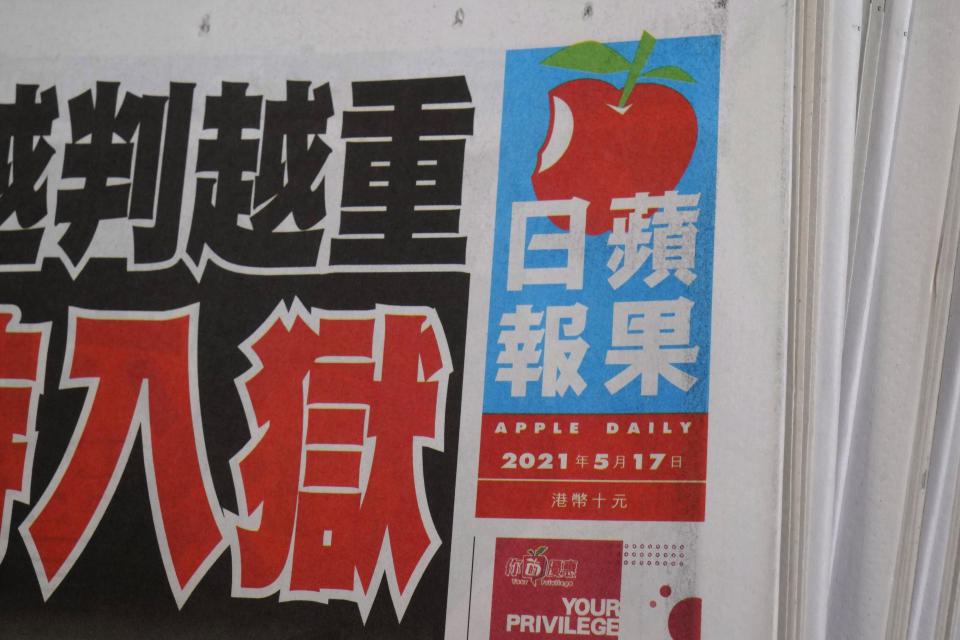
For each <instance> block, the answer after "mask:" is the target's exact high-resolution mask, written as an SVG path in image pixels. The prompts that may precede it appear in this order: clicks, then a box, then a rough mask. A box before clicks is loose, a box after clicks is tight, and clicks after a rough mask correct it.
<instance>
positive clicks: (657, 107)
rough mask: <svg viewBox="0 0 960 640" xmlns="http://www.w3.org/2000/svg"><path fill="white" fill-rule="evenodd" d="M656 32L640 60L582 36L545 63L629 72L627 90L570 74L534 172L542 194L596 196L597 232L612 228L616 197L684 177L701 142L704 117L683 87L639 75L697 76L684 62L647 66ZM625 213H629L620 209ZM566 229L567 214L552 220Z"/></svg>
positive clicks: (592, 207)
mask: <svg viewBox="0 0 960 640" xmlns="http://www.w3.org/2000/svg"><path fill="white" fill-rule="evenodd" d="M654 44H656V38H654V37H653V36H651V35H650V34H649V33H647V32H646V31H644V32H643V37H642V38H641V40H640V43H639V44H638V45H637V52H636V55H635V56H634V60H633V62H630V61H628V60H627V59H626V58H624V57H623V56H622V55H620V53H619V52H617V51H616V50H614V49H612V48H611V47H609V46H607V45H605V44H601V43H599V42H592V41H591V42H581V43H579V44H575V45H573V46H570V47H566V48H565V49H561V50H560V51H558V52H557V53H555V54H553V55H551V56H550V57H548V58H547V59H545V60H544V61H543V64H546V65H550V66H556V67H562V68H565V69H576V70H581V71H589V72H593V73H615V72H620V71H627V72H628V74H627V80H626V83H625V85H624V87H623V89H622V90H621V89H617V88H616V87H614V86H613V85H611V84H609V83H607V82H603V81H601V80H595V79H587V78H581V79H577V80H571V81H570V82H566V83H564V84H561V85H559V86H557V87H554V88H553V89H552V90H551V91H550V93H549V98H550V128H549V130H548V132H547V137H546V140H545V141H544V144H543V146H542V147H541V149H540V153H539V157H538V161H537V168H536V170H535V171H534V173H533V176H532V177H531V182H532V183H533V190H534V193H536V196H537V199H539V200H567V199H569V198H575V197H576V198H582V199H584V200H587V201H589V203H590V204H589V206H588V208H587V228H586V231H587V233H588V234H590V235H597V234H601V233H604V232H606V231H609V230H610V229H611V228H612V227H613V216H614V213H613V212H611V210H610V201H611V200H612V199H613V198H627V197H630V196H633V195H634V194H636V193H640V192H646V193H650V194H662V193H663V192H664V191H668V190H671V189H673V188H675V187H676V186H677V183H678V182H680V178H681V177H683V173H684V171H686V168H687V165H688V164H689V163H690V158H691V157H692V156H693V150H694V147H695V146H696V143H697V117H696V113H695V112H694V110H693V107H692V106H691V105H690V103H689V102H688V101H687V99H686V98H685V97H683V95H682V94H681V93H679V92H678V91H676V90H674V89H672V88H670V87H667V86H665V85H662V84H652V83H649V82H642V83H640V84H638V80H640V79H646V78H661V79H667V80H679V81H683V82H693V78H691V77H690V76H689V75H688V74H687V73H686V72H684V71H683V70H682V69H679V68H677V67H673V66H668V67H659V68H657V69H653V70H651V71H648V72H645V73H644V72H643V69H644V66H645V65H646V62H647V59H648V58H649V56H650V53H651V52H652V50H653V46H654ZM616 215H618V216H623V215H625V212H623V211H619V212H616ZM553 220H554V222H555V224H557V225H558V226H560V227H562V228H567V226H568V223H569V220H568V219H567V218H565V217H558V218H555V219H553Z"/></svg>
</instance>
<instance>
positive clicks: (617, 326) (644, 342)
mask: <svg viewBox="0 0 960 640" xmlns="http://www.w3.org/2000/svg"><path fill="white" fill-rule="evenodd" d="M692 307H693V301H692V300H688V299H687V298H684V297H680V298H677V299H676V300H650V301H636V302H616V303H614V305H613V335H612V336H611V346H612V347H620V348H612V349H608V350H607V357H606V361H605V362H606V364H608V365H624V368H623V369H622V370H621V371H620V372H619V373H618V374H617V375H615V376H614V377H612V378H610V379H609V380H607V382H606V383H605V386H606V387H607V391H609V392H610V393H611V394H614V393H617V392H618V391H620V390H621V389H623V388H624V387H625V386H626V385H628V384H630V383H631V382H633V381H634V380H635V379H636V378H637V377H639V378H640V394H641V395H644V396H654V395H657V393H658V392H659V382H660V377H661V376H662V377H663V378H664V379H666V380H667V381H668V382H670V383H671V384H672V385H674V386H675V387H677V388H679V389H682V390H683V391H689V390H690V387H692V386H693V383H695V382H696V381H697V378H696V377H694V376H692V375H690V374H689V373H687V372H685V371H683V370H681V369H679V368H677V367H676V366H675V365H677V364H689V363H693V362H696V361H697V354H698V353H699V351H700V347H690V346H689V344H690V309H691V308H692Z"/></svg>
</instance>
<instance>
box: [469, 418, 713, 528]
mask: <svg viewBox="0 0 960 640" xmlns="http://www.w3.org/2000/svg"><path fill="white" fill-rule="evenodd" d="M479 476H480V477H479V485H478V490H477V516H478V517H486V518H549V519H563V520H571V519H577V520H621V521H623V520H659V521H702V520H703V516H704V496H705V493H706V478H707V414H705V413H689V414H580V415H561V414H556V415H540V414H538V415H505V414H485V415H484V416H483V423H482V437H481V441H480V469H479Z"/></svg>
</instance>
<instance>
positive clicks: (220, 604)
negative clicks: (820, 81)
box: [0, 2, 791, 640]
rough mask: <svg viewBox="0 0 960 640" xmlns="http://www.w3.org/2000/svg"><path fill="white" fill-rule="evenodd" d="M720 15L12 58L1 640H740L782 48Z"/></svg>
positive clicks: (30, 14)
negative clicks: (259, 639)
mask: <svg viewBox="0 0 960 640" xmlns="http://www.w3.org/2000/svg"><path fill="white" fill-rule="evenodd" d="M735 4H738V5H741V6H738V7H730V8H729V9H728V8H727V6H726V5H727V3H725V2H722V3H721V2H717V3H713V2H681V3H667V2H653V3H644V5H643V6H642V7H640V6H636V7H634V6H633V5H632V4H630V5H623V6H621V5H615V4H611V5H609V6H607V5H604V4H602V3H597V4H596V6H594V5H593V4H591V3H586V4H585V5H583V4H580V3H567V4H563V3H539V4H538V5H537V7H536V11H534V10H533V7H527V8H523V9H520V10H518V12H517V13H515V14H513V15H511V13H510V11H508V5H507V4H506V3H485V4H477V5H468V6H466V7H463V6H452V5H451V6H450V7H449V9H448V8H437V7H436V6H435V5H429V6H428V5H426V4H421V5H415V6H414V7H413V8H412V9H411V10H410V12H409V13H407V14H404V15H397V16H390V15H385V14H383V12H382V10H379V9H377V8H376V6H375V5H374V4H369V5H368V4H363V3H361V4H359V5H356V6H354V5H351V8H349V9H348V8H346V5H343V6H342V7H340V8H341V9H342V11H337V12H332V11H330V12H324V11H320V10H319V9H317V8H315V7H313V5H307V3H303V6H299V5H298V4H297V3H292V4H286V5H283V11H279V10H278V11H277V14H276V15H272V14H271V12H270V11H264V9H263V8H253V7H251V9H250V11H249V13H248V14H244V13H243V12H236V11H235V10H234V13H228V10H227V9H224V10H223V12H222V13H221V12H218V11H216V10H214V11H210V12H209V13H207V12H200V11H199V10H194V9H190V10H189V16H187V14H186V13H180V12H178V11H176V10H171V11H170V12H169V14H168V15H159V14H156V10H155V9H151V10H150V15H151V16H153V18H152V19H155V20H156V31H155V32H152V31H150V30H149V29H147V30H144V31H143V33H144V34H146V35H141V36H138V35H137V34H138V33H139V32H138V29H143V27H142V25H141V26H137V25H139V24H140V20H139V19H137V18H135V17H134V16H132V15H116V14H113V15H110V16H109V17H107V18H106V20H107V23H108V24H109V25H111V26H112V27H115V29H116V33H118V34H119V35H117V36H116V39H114V40H111V41H109V42H107V43H101V44H91V43H90V42H87V41H83V39H79V38H76V37H74V36H64V38H63V40H61V41H58V39H57V33H59V32H60V31H63V32H64V33H68V32H69V33H72V32H71V31H70V30H69V29H68V28H67V27H66V26H63V25H61V26H60V27H55V28H54V29H53V33H46V34H45V35H43V36H42V37H39V38H40V39H39V41H38V40H37V39H36V38H34V36H33V35H32V34H30V33H27V32H25V31H24V32H19V33H15V32H16V31H18V29H17V28H16V27H15V26H6V27H4V32H5V34H6V35H7V42H6V43H5V44H4V45H3V51H2V52H0V54H2V55H0V407H2V410H0V517H2V520H0V525H2V526H0V636H2V637H5V638H6V637H14V638H20V637H24V638H34V637H36V638H64V637H89V638H127V637H143V638H208V637H231V638H247V637H250V638H253V637H265V638H444V637H446V638H458V639H459V638H476V639H478V640H479V639H481V638H490V639H491V640H511V639H518V640H519V639H530V640H535V639H541V638H544V639H545V638H567V637H574V636H583V637H594V638H625V639H626V638H631V639H633V638H650V639H653V638H657V639H659V638H663V639H671V640H693V639H695V638H701V637H704V638H733V637H738V638H762V637H771V635H772V634H773V630H774V626H775V619H776V611H775V606H776V605H775V603H776V584H777V571H778V555H777V554H778V544H779V542H778V540H779V528H778V526H779V525H778V523H779V513H780V499H779V495H780V493H779V487H780V474H781V459H780V456H781V453H780V452H781V438H782V433H783V418H782V407H783V394H784V388H783V375H784V373H783V372H784V355H783V354H784V346H783V340H784V335H785V324H786V322H785V314H784V309H785V303H786V299H785V287H784V283H785V282H786V265H787V247H788V237H787V229H788V220H789V209H788V202H789V200H788V191H787V185H788V181H789V175H790V174H789V163H788V154H787V150H788V148H789V130H790V113H789V109H788V105H789V100H788V97H789V96H788V93H787V87H788V86H789V84H790V81H791V79H790V77H789V72H788V70H789V69H790V59H789V55H788V52H789V49H790V44H789V43H790V38H789V34H790V33H791V31H790V28H791V27H790V25H791V22H790V20H789V19H788V17H789V16H788V12H787V8H784V7H779V8H775V7H767V6H766V5H763V4H762V3H759V2H748V3H735ZM329 6H330V7H334V6H337V5H329ZM181 8H182V7H181ZM47 9H48V10H50V9H51V8H50V7H47ZM498 10H499V11H498ZM510 10H511V11H512V7H511V8H510ZM40 11H41V9H23V10H21V11H20V15H19V17H20V18H21V19H22V22H20V23H19V24H22V25H24V29H26V28H27V25H30V24H33V19H34V18H35V17H36V16H37V15H39V13H40ZM82 13H83V12H81V11H76V10H72V9H67V10H66V13H64V14H62V15H60V16H59V17H57V18H56V19H57V20H58V21H62V22H63V23H69V22H70V20H75V21H76V24H77V25H78V30H79V31H81V32H84V30H83V29H82V28H80V27H88V30H87V31H85V33H89V34H91V36H92V35H94V34H96V36H97V37H102V34H103V26H102V25H99V26H98V25H95V24H93V23H94V19H93V18H92V17H91V16H88V15H86V14H83V15H81V14H82ZM328 13H329V15H328ZM74 14H76V15H74ZM194 14H196V15H194ZM52 17H53V16H52V15H47V16H46V19H47V20H49V19H51V18H52ZM188 17H189V20H188ZM221 19H222V20H223V22H222V23H221V22H219V20H221ZM14 22H15V23H16V22H17V21H14ZM221 24H223V26H222V27H221ZM364 24H369V25H374V26H371V27H370V28H369V29H363V28H360V27H359V26H358V25H364ZM311 25H315V26H316V29H317V30H318V31H322V33H323V37H319V38H317V39H312V40H310V41H309V42H308V41H306V40H303V38H304V34H305V33H308V32H309V30H310V26H311ZM377 25H379V26H377ZM384 25H386V26H384ZM180 27H182V28H180ZM37 28H39V27H37ZM221 30H222V32H223V33H221ZM151 34H152V35H151ZM171 34H172V35H171ZM386 34H393V36H392V37H391V36H389V35H386ZM165 38H166V39H165ZM238 43H239V44H238ZM244 43H245V44H244ZM257 43H259V44H257Z"/></svg>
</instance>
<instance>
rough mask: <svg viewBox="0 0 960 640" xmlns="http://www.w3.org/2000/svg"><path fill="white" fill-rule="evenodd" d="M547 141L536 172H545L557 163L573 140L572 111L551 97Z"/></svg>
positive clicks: (559, 99)
mask: <svg viewBox="0 0 960 640" xmlns="http://www.w3.org/2000/svg"><path fill="white" fill-rule="evenodd" d="M547 135H548V136H549V139H548V140H547V144H546V146H545V147H544V148H543V151H542V152H541V154H540V167H539V169H537V171H538V172H542V171H546V170H547V169H549V168H550V167H552V166H553V165H555V164H556V163H557V160H559V159H560V158H561V157H563V153H564V152H565V151H566V150H567V147H569V146H570V140H571V139H572V138H573V111H571V110H570V105H568V104H567V103H566V102H564V101H563V100H562V99H561V98H559V97H557V96H553V120H552V121H551V123H550V131H549V132H548V134H547Z"/></svg>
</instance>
